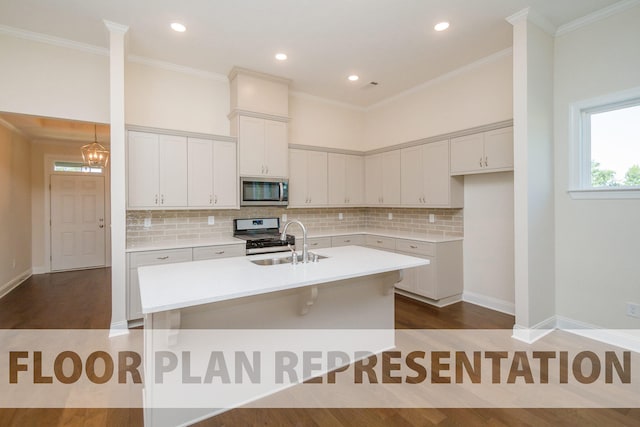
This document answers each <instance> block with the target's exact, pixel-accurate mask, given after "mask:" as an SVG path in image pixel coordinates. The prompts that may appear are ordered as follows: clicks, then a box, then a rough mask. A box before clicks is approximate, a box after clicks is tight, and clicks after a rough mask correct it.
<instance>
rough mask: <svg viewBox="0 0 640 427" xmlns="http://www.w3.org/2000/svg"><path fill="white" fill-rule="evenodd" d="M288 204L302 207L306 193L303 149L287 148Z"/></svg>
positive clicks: (304, 152)
mask: <svg viewBox="0 0 640 427" xmlns="http://www.w3.org/2000/svg"><path fill="white" fill-rule="evenodd" d="M289 165H290V168H289V173H290V175H289V206H291V207H304V206H306V205H307V200H308V199H309V197H308V195H307V153H306V151H303V150H294V149H292V150H289Z"/></svg>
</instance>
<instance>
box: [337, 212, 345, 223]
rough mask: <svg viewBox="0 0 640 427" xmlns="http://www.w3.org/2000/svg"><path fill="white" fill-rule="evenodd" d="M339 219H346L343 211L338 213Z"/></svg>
mask: <svg viewBox="0 0 640 427" xmlns="http://www.w3.org/2000/svg"><path fill="white" fill-rule="evenodd" d="M338 219H339V220H340V221H342V220H343V219H344V215H342V212H340V213H339V214H338Z"/></svg>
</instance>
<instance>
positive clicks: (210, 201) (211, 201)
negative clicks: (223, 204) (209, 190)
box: [209, 194, 213, 205]
mask: <svg viewBox="0 0 640 427" xmlns="http://www.w3.org/2000/svg"><path fill="white" fill-rule="evenodd" d="M212 199H213V198H212V197H211V194H209V204H210V205H212V204H213V200H212Z"/></svg>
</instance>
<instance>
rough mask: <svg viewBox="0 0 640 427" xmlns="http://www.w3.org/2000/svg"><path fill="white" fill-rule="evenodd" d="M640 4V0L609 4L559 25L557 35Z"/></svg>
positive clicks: (625, 0)
mask: <svg viewBox="0 0 640 427" xmlns="http://www.w3.org/2000/svg"><path fill="white" fill-rule="evenodd" d="M638 5H640V0H622V1H619V2H617V3H614V4H612V5H611V6H607V7H605V8H602V9H600V10H597V11H595V12H593V13H590V14H588V15H585V16H583V17H581V18H578V19H575V20H573V21H571V22H567V23H566V24H563V25H561V26H560V27H558V30H557V31H556V34H555V35H556V37H557V36H563V35H565V34H568V33H571V32H573V31H576V30H578V29H580V28H582V27H586V26H587V25H591V24H593V23H595V22H598V21H601V20H603V19H606V18H608V17H610V16H613V15H617V14H618V13H621V12H624V11H625V10H627V9H630V8H632V7H635V6H638Z"/></svg>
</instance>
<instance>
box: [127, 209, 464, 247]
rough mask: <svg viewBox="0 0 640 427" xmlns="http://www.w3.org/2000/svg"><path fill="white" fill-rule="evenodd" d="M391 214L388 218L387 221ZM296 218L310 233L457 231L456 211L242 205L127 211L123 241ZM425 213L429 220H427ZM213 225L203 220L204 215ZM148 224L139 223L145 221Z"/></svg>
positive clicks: (222, 231)
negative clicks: (245, 220)
mask: <svg viewBox="0 0 640 427" xmlns="http://www.w3.org/2000/svg"><path fill="white" fill-rule="evenodd" d="M339 213H342V214H343V219H342V220H339V219H338V214H339ZM389 213H391V214H392V215H393V219H392V220H389V219H388V215H389ZM282 214H287V217H288V219H290V220H291V219H298V220H300V221H302V222H303V223H304V224H305V226H306V227H307V228H308V230H309V232H310V233H314V234H318V233H331V232H345V231H348V232H350V231H362V230H365V229H378V230H385V231H403V232H407V231H409V232H415V233H424V234H433V235H441V236H455V237H459V236H462V235H463V232H464V228H463V210H462V209H411V208H316V209H284V208H277V207H247V208H241V209H239V210H237V209H234V210H167V211H127V245H129V246H130V245H136V244H140V243H149V242H158V241H179V240H190V239H216V238H225V237H231V236H232V235H233V220H234V218H255V217H279V218H282ZM429 214H434V215H435V223H429ZM209 216H213V217H214V224H213V225H209V224H208V217H209ZM146 218H150V219H151V227H145V224H144V222H145V219H146Z"/></svg>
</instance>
